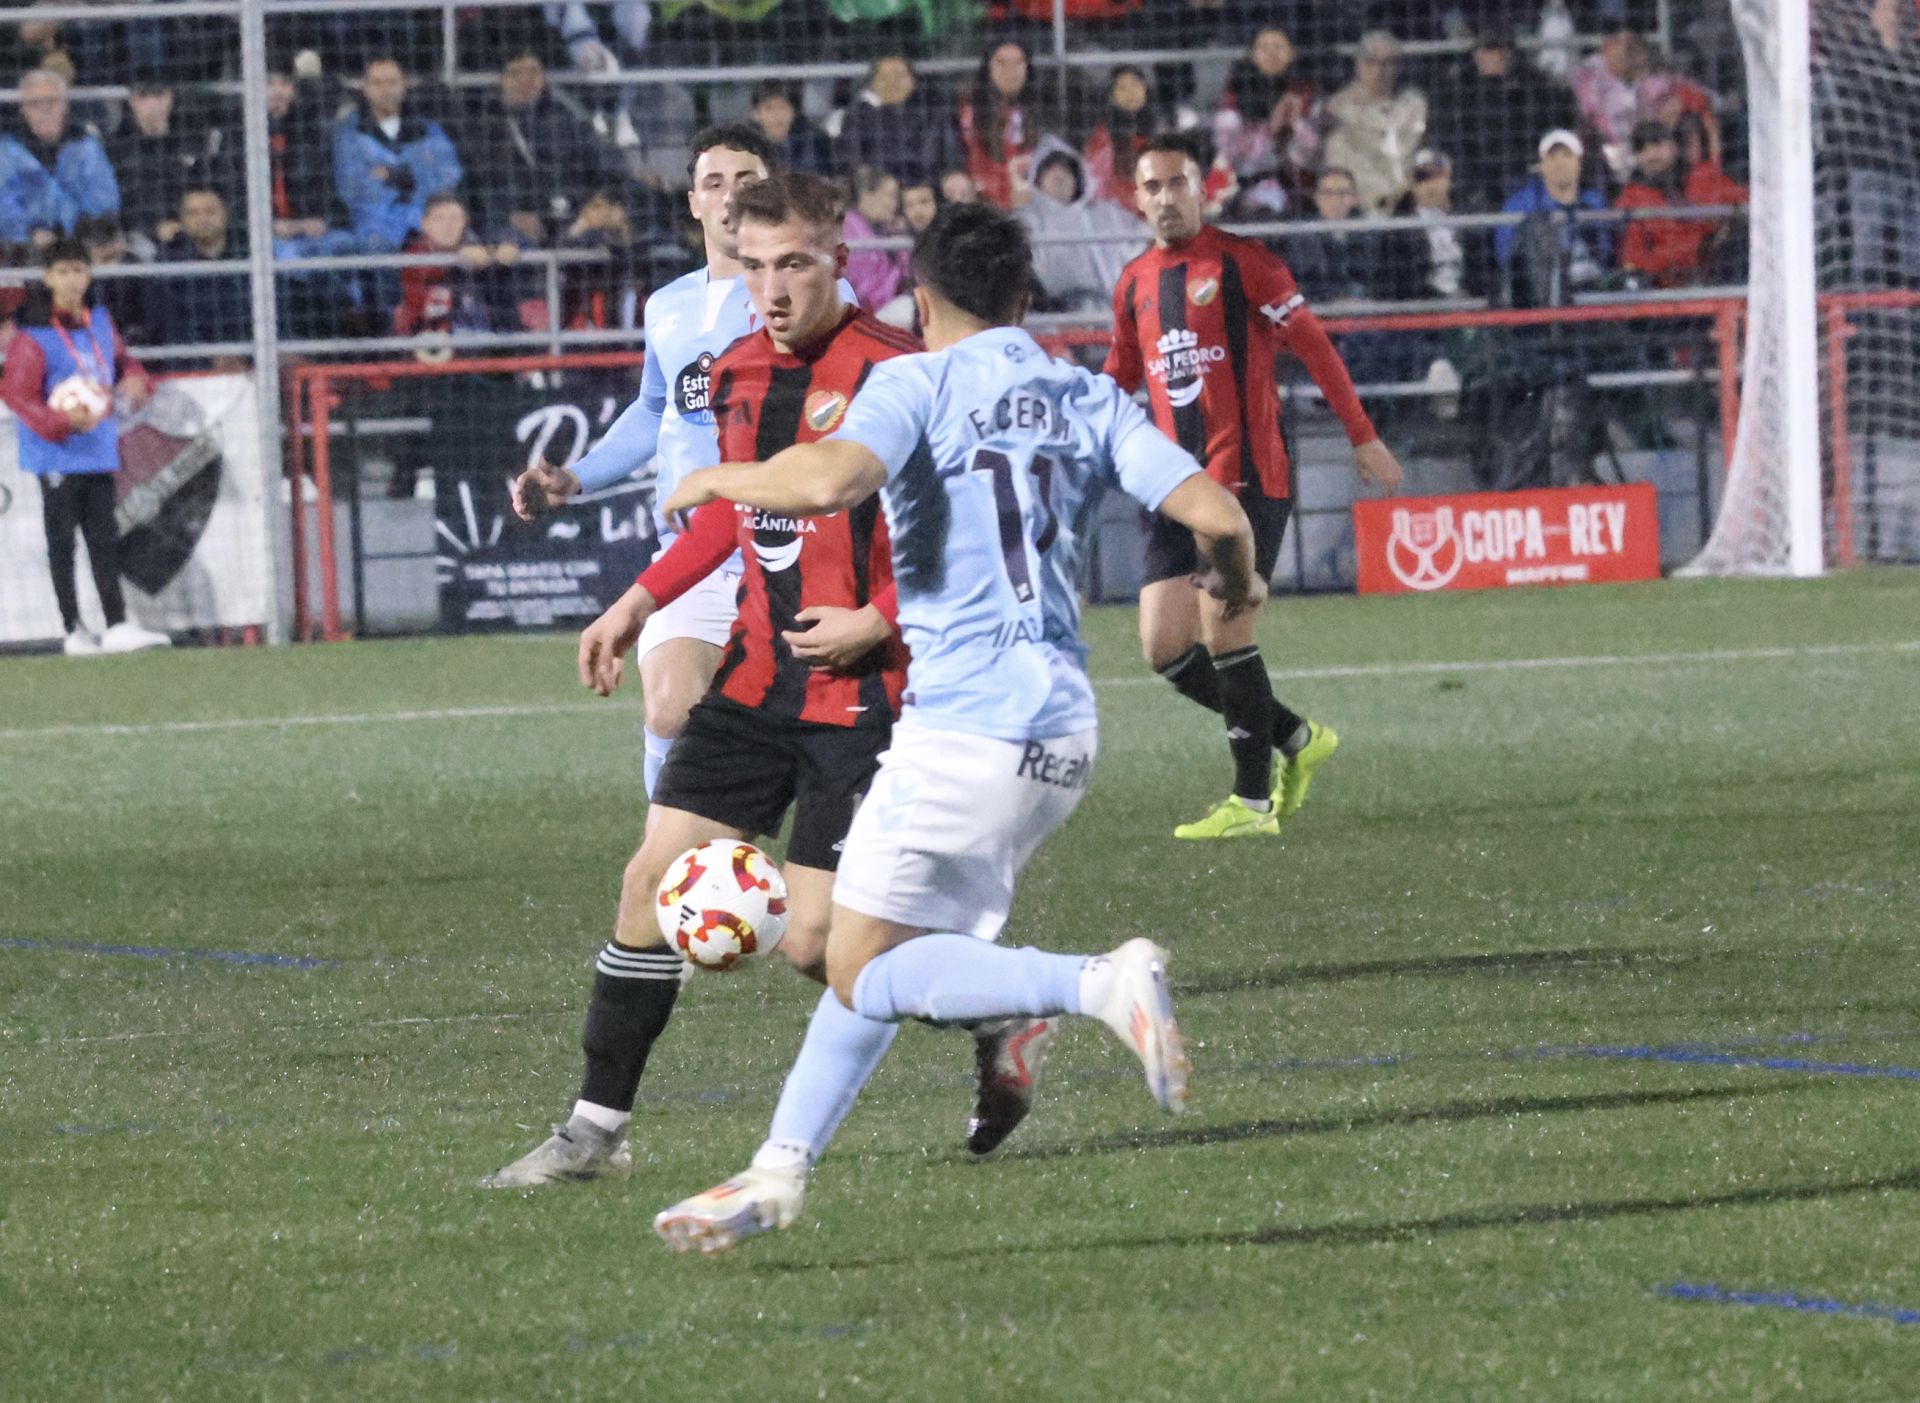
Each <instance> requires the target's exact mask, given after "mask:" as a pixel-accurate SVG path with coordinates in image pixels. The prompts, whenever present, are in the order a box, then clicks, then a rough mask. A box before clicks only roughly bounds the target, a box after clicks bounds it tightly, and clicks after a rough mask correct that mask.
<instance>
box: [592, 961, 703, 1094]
mask: <svg viewBox="0 0 1920 1403" xmlns="http://www.w3.org/2000/svg"><path fill="white" fill-rule="evenodd" d="M679 997H680V957H679V956H678V955H676V954H674V953H673V952H672V951H671V950H668V949H665V948H661V949H658V950H632V949H629V948H627V947H626V946H624V945H616V944H614V943H613V942H612V941H609V942H607V948H606V949H604V950H602V951H601V952H600V958H599V959H597V960H596V961H594V972H593V1002H592V1003H591V1004H589V1005H588V1006H587V1026H586V1030H585V1031H584V1032H583V1033H581V1035H580V1046H581V1049H582V1050H583V1051H584V1052H585V1053H586V1054H587V1072H586V1076H585V1077H584V1078H583V1079H582V1080H581V1082H580V1099H581V1100H582V1101H591V1102H592V1103H593V1104H594V1105H596V1106H605V1107H607V1108H608V1109H610V1110H615V1111H631V1110H632V1109H633V1097H634V1093H635V1092H637V1091H638V1090H639V1089H640V1073H641V1072H642V1071H644V1070H645V1069H646V1065H647V1054H648V1053H649V1052H651V1051H653V1045H654V1043H655V1042H656V1041H658V1040H659V1037H660V1034H661V1033H663V1032H665V1031H666V1027H667V1020H668V1019H669V1018H671V1017H672V1016H673V1001H674V1000H675V999H677V998H679Z"/></svg>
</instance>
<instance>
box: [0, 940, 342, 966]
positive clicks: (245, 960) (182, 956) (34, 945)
mask: <svg viewBox="0 0 1920 1403" xmlns="http://www.w3.org/2000/svg"><path fill="white" fill-rule="evenodd" d="M0 950H52V951H59V952H63V953H66V954H74V955H121V956H125V957H127V958H129V959H135V960H213V961H215V962H217V963H219V964H223V965H266V966H268V967H269V968H271V969H333V968H334V967H335V966H337V965H338V964H339V963H340V962H339V961H338V960H323V959H320V958H319V957H317V956H314V955H273V954H265V953H260V952H256V951H251V950H176V949H173V948H171V947H170V946H166V945H101V944H97V943H96V942H94V941H91V940H23V939H19V938H15V937H0Z"/></svg>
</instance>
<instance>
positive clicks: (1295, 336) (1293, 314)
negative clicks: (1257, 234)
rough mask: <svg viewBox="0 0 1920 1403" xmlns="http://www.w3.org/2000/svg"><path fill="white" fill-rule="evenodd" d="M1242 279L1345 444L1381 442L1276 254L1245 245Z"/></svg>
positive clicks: (1340, 363) (1336, 353)
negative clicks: (1335, 423) (1301, 367)
mask: <svg viewBox="0 0 1920 1403" xmlns="http://www.w3.org/2000/svg"><path fill="white" fill-rule="evenodd" d="M1240 265H1241V268H1242V276H1243V277H1244V278H1245V279H1246V282H1247V288H1248V291H1249V293H1250V294H1251V296H1252V300H1253V302H1254V304H1255V305H1256V306H1257V307H1258V308H1259V318H1260V320H1261V321H1263V322H1265V323H1266V324H1267V326H1268V327H1269V328H1270V329H1271V334H1272V335H1273V336H1274V337H1275V338H1277V341H1278V344H1279V346H1280V347H1281V348H1283V349H1284V350H1286V351H1287V352H1289V353H1290V354H1291V355H1293V356H1294V357H1295V358H1296V359H1297V360H1298V361H1299V362H1300V363H1301V364H1302V365H1304V366H1306V368H1307V374H1308V375H1310V376H1312V377H1313V383H1314V384H1316V385H1318V386H1319V387H1320V393H1321V395H1322V396H1324V397H1325V399H1326V402H1327V408H1329V409H1331V410H1332V411H1333V412H1334V414H1335V415H1336V416H1337V417H1338V418H1339V420H1340V424H1341V427H1342V428H1344V429H1345V430H1346V431H1347V441H1348V442H1349V443H1352V444H1353V445H1354V446H1355V447H1358V446H1359V445H1360V444H1363V443H1367V442H1369V441H1370V440H1372V439H1376V438H1378V437H1380V435H1379V432H1378V431H1377V430H1376V429H1375V428H1374V427H1373V420H1372V419H1371V418H1369V417H1368V415H1367V410H1366V406H1365V405H1363V404H1361V403H1360V395H1359V392H1358V391H1356V390H1355V389H1354V387H1353V377H1352V376H1351V375H1350V374H1348V373H1347V363H1346V362H1345V361H1344V360H1342V359H1341V358H1340V352H1339V351H1338V350H1337V349H1336V348H1335V347H1334V344H1333V341H1332V340H1331V339H1330V338H1329V337H1328V335H1327V330H1326V328H1325V327H1324V326H1322V325H1321V324H1320V318H1318V317H1317V316H1315V315H1314V313H1313V308H1311V307H1309V306H1308V305H1307V299H1306V298H1305V297H1303V296H1302V295H1301V293H1300V288H1299V285H1298V284H1296V283H1295V282H1294V280H1293V273H1292V271H1291V270H1290V269H1289V268H1288V267H1287V265H1286V264H1285V263H1284V262H1282V261H1281V260H1280V257H1279V255H1277V254H1275V253H1274V252H1272V251H1271V250H1270V249H1267V248H1265V247H1264V246H1262V245H1260V244H1253V243H1249V244H1247V245H1246V246H1245V249H1244V250H1243V253H1242V257H1241V259H1240Z"/></svg>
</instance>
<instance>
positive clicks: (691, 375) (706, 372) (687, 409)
mask: <svg viewBox="0 0 1920 1403" xmlns="http://www.w3.org/2000/svg"><path fill="white" fill-rule="evenodd" d="M673 398H674V404H675V406H676V407H677V408H678V409H679V411H680V417H681V418H683V419H687V420H691V421H692V422H693V423H696V424H711V423H712V422H713V414H712V413H711V411H710V408H709V406H710V405H711V403H712V399H713V352H711V351H702V352H701V353H700V354H699V355H698V356H697V357H695V358H694V360H692V361H691V362H689V363H688V365H687V368H686V369H685V370H682V371H681V372H680V379H679V380H678V382H676V383H675V385H674V387H673Z"/></svg>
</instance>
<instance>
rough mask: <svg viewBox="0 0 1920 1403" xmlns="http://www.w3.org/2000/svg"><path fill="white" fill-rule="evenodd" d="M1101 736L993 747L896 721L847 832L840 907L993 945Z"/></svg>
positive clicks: (837, 890) (1067, 810)
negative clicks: (1025, 871) (1019, 882)
mask: <svg viewBox="0 0 1920 1403" xmlns="http://www.w3.org/2000/svg"><path fill="white" fill-rule="evenodd" d="M1098 738H1099V737H1098V733H1097V732H1095V731H1091V730H1089V731H1081V732H1079V733H1078V734H1076V735H1070V736H1058V737H1055V738H1054V739H1052V740H1046V741H1007V740H992V739H989V738H988V737H986V736H973V735H967V734H966V733H964V732H961V731H942V730H935V729H933V728H932V727H927V726H916V725H914V724H913V723H912V722H911V721H903V722H901V723H900V724H898V725H896V726H895V727H894V728H893V743H892V745H891V746H890V747H889V748H888V749H887V751H886V753H885V754H883V755H882V756H881V757H880V769H879V772H878V773H877V774H875V775H874V777H873V784H872V785H871V786H870V787H869V788H868V790H867V797H866V798H865V799H863V800H862V801H861V803H860V809H859V812H857V813H856V814H854V816H853V826H852V827H851V828H850V829H848V830H847V842H846V847H845V849H844V850H843V851H842V853H841V855H840V868H839V872H838V875H837V876H836V878H835V881H834V884H833V899H834V902H835V904H836V905H840V906H847V907H851V908H852V909H853V910H855V911H860V912H863V913H865V914H866V915H869V916H878V917H879V918H880V919H882V920H886V921H897V922H899V923H900V924H901V925H906V926H920V927H923V928H925V929H927V930H936V931H958V932H960V933H962V934H966V935H975V936H978V937H979V938H980V939H982V940H997V939H999V937H1000V931H1001V928H1002V927H1004V926H1005V925H1006V923H1007V913H1008V912H1009V911H1011V910H1012V909H1013V884H1014V880H1015V879H1016V878H1017V877H1018V876H1019V875H1020V869H1021V868H1023V867H1025V866H1026V865H1027V859H1028V858H1030V857H1032V856H1033V853H1034V850H1035V849H1036V848H1038V847H1039V846H1040V844H1041V843H1042V842H1043V841H1045V839H1046V837H1047V835H1048V834H1049V833H1052V832H1053V830H1054V829H1056V828H1058V827H1059V826H1060V825H1061V824H1063V823H1065V822H1066V821H1067V818H1068V816H1069V815H1071V814H1072V813H1073V811H1074V809H1075V808H1076V807H1077V806H1078V805H1079V803H1080V796H1081V795H1083V794H1085V793H1086V792H1087V784H1088V782H1089V781H1090V780H1092V778H1093V760H1094V752H1095V750H1096V749H1097V742H1098Z"/></svg>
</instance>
